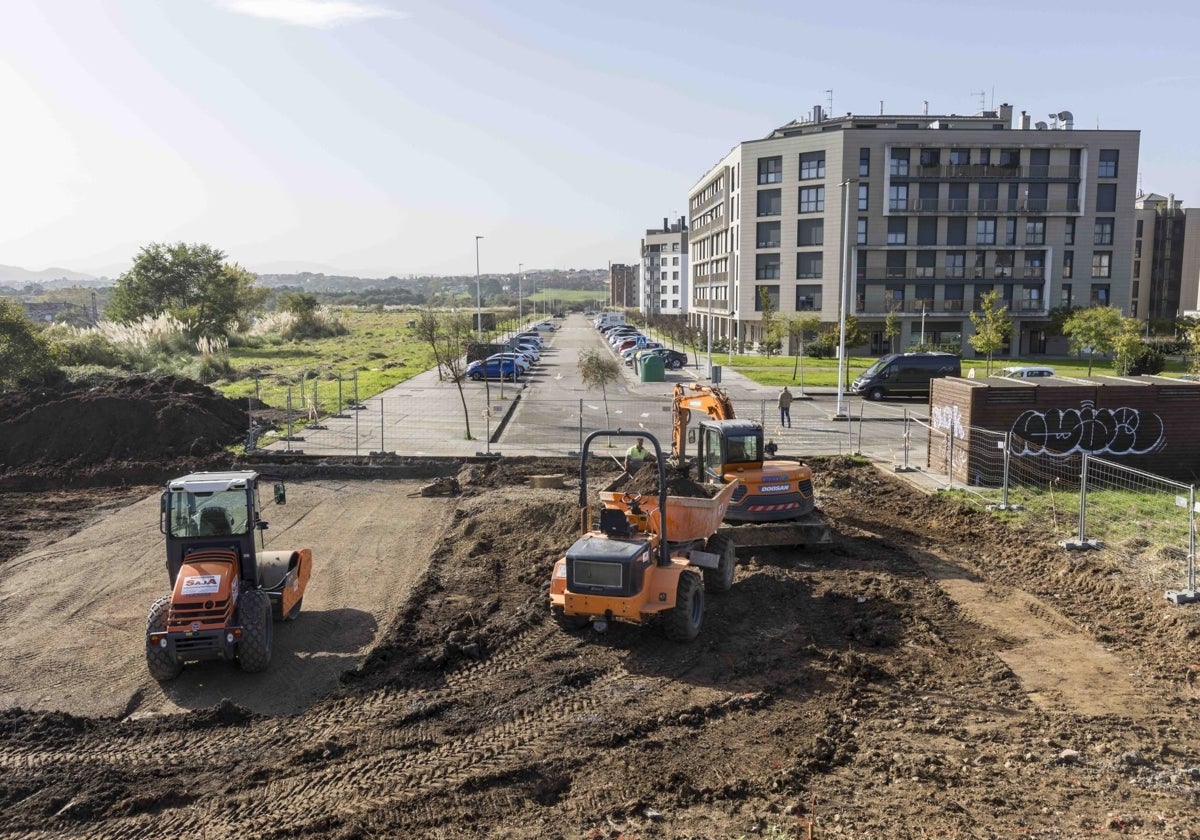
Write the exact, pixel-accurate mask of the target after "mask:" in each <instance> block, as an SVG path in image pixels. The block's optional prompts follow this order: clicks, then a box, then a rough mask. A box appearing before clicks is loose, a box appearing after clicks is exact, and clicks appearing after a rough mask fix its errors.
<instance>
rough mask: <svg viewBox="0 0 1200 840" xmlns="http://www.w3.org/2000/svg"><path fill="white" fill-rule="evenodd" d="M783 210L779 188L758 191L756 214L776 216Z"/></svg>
mask: <svg viewBox="0 0 1200 840" xmlns="http://www.w3.org/2000/svg"><path fill="white" fill-rule="evenodd" d="M781 212H783V195H782V194H781V193H780V191H779V190H759V191H758V215H760V216H778V215H779V214H780V213H781Z"/></svg>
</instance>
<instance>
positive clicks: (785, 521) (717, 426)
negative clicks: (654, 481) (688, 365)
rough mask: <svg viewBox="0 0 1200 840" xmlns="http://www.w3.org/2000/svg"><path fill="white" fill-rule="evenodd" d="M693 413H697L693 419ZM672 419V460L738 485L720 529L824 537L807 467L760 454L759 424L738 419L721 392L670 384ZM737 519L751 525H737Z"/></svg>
mask: <svg viewBox="0 0 1200 840" xmlns="http://www.w3.org/2000/svg"><path fill="white" fill-rule="evenodd" d="M693 414H697V415H699V416H698V418H697V422H695V423H693V422H692V420H693V418H692V415H693ZM671 419H672V439H671V443H672V446H671V449H672V451H671V462H672V464H673V465H674V466H676V467H677V468H679V469H682V470H690V468H691V466H692V464H693V463H695V465H696V467H697V477H698V478H699V480H700V481H701V482H703V483H708V484H714V485H720V484H729V483H730V482H732V481H734V480H736V481H737V483H738V487H737V490H736V491H735V492H734V494H733V497H732V500H731V501H730V503H729V507H728V509H727V510H726V512H725V522H726V523H727V524H726V526H725V527H724V528H723V529H722V531H721V533H723V534H726V535H727V536H729V537H731V538H732V539H734V540H735V541H736V542H737V543H738V544H739V545H762V546H768V545H803V544H807V543H819V542H828V541H829V539H830V535H829V528H828V526H827V525H825V523H824V522H822V521H821V520H820V518H819V517H818V516H817V515H816V513H815V502H814V498H813V486H812V468H811V467H809V466H808V465H807V464H805V463H803V462H800V461H794V460H784V459H779V460H776V459H772V460H766V459H765V455H766V450H765V444H764V436H763V428H762V426H760V425H759V424H758V423H757V422H755V421H753V420H741V419H738V417H737V415H736V413H735V412H734V408H733V402H732V401H731V400H730V399H729V395H728V394H726V393H725V392H724V391H723V390H721V389H720V388H715V387H713V386H711V385H701V384H699V383H691V384H690V385H688V386H686V387H685V386H684V385H683V384H682V383H677V384H676V385H675V392H674V399H673V402H672V406H671ZM689 444H692V445H694V446H695V453H696V454H695V458H694V462H693V460H692V456H690V455H689V454H688V452H689V449H688V447H689ZM742 523H757V526H756V527H753V528H748V527H737V526H738V525H740V524H742ZM768 524H769V525H768Z"/></svg>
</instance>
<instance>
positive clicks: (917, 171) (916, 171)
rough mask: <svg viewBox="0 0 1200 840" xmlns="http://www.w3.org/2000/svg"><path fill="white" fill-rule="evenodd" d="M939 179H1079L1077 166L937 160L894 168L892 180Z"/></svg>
mask: <svg viewBox="0 0 1200 840" xmlns="http://www.w3.org/2000/svg"><path fill="white" fill-rule="evenodd" d="M898 178H908V179H910V180H918V181H919V180H937V181H960V180H961V181H980V180H1003V181H1013V180H1017V181H1078V180H1079V167H1078V166H1001V165H1000V164H998V163H968V164H953V163H951V164H938V165H934V166H922V165H920V164H917V165H916V166H909V167H908V173H907V174H901V173H897V172H895V171H893V172H892V180H893V181H894V180H896V179H898Z"/></svg>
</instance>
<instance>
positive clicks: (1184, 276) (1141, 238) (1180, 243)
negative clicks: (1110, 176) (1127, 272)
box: [1129, 193, 1200, 330]
mask: <svg viewBox="0 0 1200 840" xmlns="http://www.w3.org/2000/svg"><path fill="white" fill-rule="evenodd" d="M1134 207H1135V208H1136V209H1135V211H1134V234H1133V235H1134V239H1133V271H1132V275H1131V277H1132V285H1131V287H1130V290H1129V314H1130V316H1131V317H1134V318H1140V319H1142V320H1143V321H1150V322H1153V323H1154V325H1155V326H1156V327H1157V328H1158V329H1167V330H1170V329H1171V328H1173V326H1174V323H1173V322H1174V320H1175V318H1177V317H1178V316H1179V315H1181V314H1183V313H1184V312H1185V311H1190V310H1195V309H1196V308H1197V305H1196V303H1197V301H1196V297H1197V291H1198V290H1197V285H1198V282H1200V242H1198V241H1197V240H1198V239H1200V211H1198V210H1196V209H1194V208H1193V209H1189V210H1184V209H1183V203H1182V202H1180V201H1176V200H1175V196H1174V195H1168V196H1165V197H1164V196H1161V195H1158V194H1157V193H1148V194H1145V195H1139V196H1138V197H1137V199H1136V200H1135V201H1134Z"/></svg>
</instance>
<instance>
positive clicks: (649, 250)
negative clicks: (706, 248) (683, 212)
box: [638, 216, 688, 315]
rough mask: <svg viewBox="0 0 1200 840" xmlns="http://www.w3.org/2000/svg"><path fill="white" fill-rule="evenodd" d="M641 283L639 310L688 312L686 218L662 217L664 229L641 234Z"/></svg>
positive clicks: (644, 311) (671, 313)
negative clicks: (671, 218) (673, 219)
mask: <svg viewBox="0 0 1200 840" xmlns="http://www.w3.org/2000/svg"><path fill="white" fill-rule="evenodd" d="M641 253H642V285H641V289H640V290H639V293H638V309H640V310H641V311H642V314H644V315H681V314H683V313H686V312H687V311H688V291H687V290H688V236H687V218H686V217H684V216H680V217H679V219H678V220H676V221H675V222H671V221H669V220H668V219H667V218H666V217H663V223H662V227H661V228H657V229H655V228H651V229H648V230H647V231H646V235H645V236H644V237H642V251H641Z"/></svg>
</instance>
